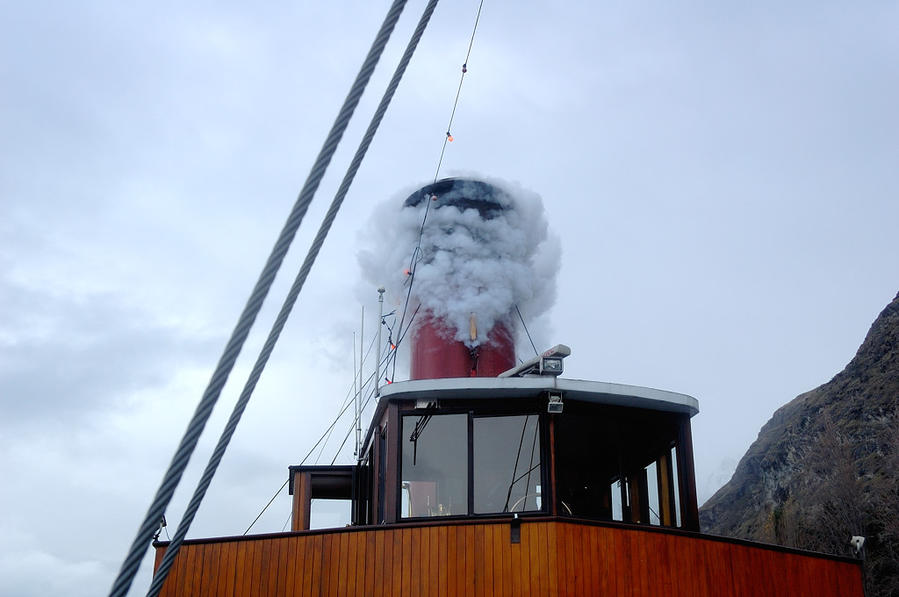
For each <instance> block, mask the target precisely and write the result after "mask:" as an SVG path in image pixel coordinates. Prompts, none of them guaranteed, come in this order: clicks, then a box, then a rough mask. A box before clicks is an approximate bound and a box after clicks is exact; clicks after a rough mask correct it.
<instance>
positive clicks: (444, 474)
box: [401, 414, 468, 518]
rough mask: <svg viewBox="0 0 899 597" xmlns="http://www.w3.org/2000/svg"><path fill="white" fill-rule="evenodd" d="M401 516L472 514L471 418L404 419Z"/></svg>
mask: <svg viewBox="0 0 899 597" xmlns="http://www.w3.org/2000/svg"><path fill="white" fill-rule="evenodd" d="M402 437H403V453H402V486H401V488H402V495H401V516H402V517H403V518H410V517H420V516H450V515H454V514H468V450H467V449H466V446H467V445H468V415H464V414H461V415H407V416H404V417H403V436H402Z"/></svg>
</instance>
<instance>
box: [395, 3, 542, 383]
mask: <svg viewBox="0 0 899 597" xmlns="http://www.w3.org/2000/svg"><path fill="white" fill-rule="evenodd" d="M483 8H484V0H481V1H480V3H479V4H478V12H477V14H476V15H475V19H474V26H473V27H472V29H471V37H470V38H469V40H468V51H466V53H465V61H464V62H462V74H461V75H460V76H459V85H458V87H457V88H456V97H455V99H453V108H452V110H451V111H450V118H449V122H448V123H447V125H446V136H445V137H444V138H443V145H442V146H441V148H440V157H439V158H438V159H437V168H436V170H435V171H434V181H433V182H437V179H438V178H439V176H440V168H441V166H442V165H443V158H444V155H445V154H446V144H447V143H448V142H450V141H452V140H453V135H452V130H453V122H454V120H455V118H456V108H457V107H458V105H459V97H460V95H461V93H462V83H463V82H465V75H466V74H467V73H468V61H469V59H470V58H471V50H472V48H473V47H474V38H475V34H476V33H477V32H478V24H479V23H480V22H481V10H482V9H483ZM436 198H437V197H436V196H432V197H431V199H436ZM430 209H431V201H426V202H425V213H424V216H423V217H422V219H421V227H420V228H419V230H418V242H417V243H416V246H415V249H414V250H413V251H412V258H411V259H410V262H409V268H408V270H407V271H408V272H409V288H408V289H407V290H406V298H405V301H404V304H403V312H402V316H401V317H400V325H399V330H400V331H402V330H403V322H404V321H405V319H406V310H407V309H408V307H409V298H410V297H411V295H412V286H413V284H414V282H415V270H416V267H417V265H418V262H419V261H420V260H421V257H422V256H421V239H422V235H423V234H424V230H425V223H426V222H427V221H428V214H429V212H430ZM419 306H420V305H419ZM417 311H418V309H417V308H416V312H417ZM413 317H414V315H413ZM408 325H409V327H411V326H412V320H411V319H410V320H409V324H408ZM403 335H405V333H403ZM399 346H400V342H397V343H396V345H395V346H394V348H393V369H392V371H391V373H390V378H391V379H396V351H397V349H398V348H399ZM535 350H536V349H535Z"/></svg>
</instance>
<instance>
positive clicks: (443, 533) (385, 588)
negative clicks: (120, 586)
mask: <svg viewBox="0 0 899 597" xmlns="http://www.w3.org/2000/svg"><path fill="white" fill-rule="evenodd" d="M516 527H517V528H516ZM165 546H166V544H165V543H159V544H157V552H156V565H157V566H158V565H159V562H160V561H161V560H162V555H163V553H164V552H165ZM161 594H162V595H167V596H170V595H197V596H202V595H222V596H251V595H279V596H312V595H315V596H321V597H324V596H349V595H359V596H376V597H387V596H401V595H402V596H407V595H420V596H426V595H433V596H440V597H442V596H447V597H453V596H456V595H476V596H480V595H484V596H487V595H499V596H501V595H509V596H513V595H514V596H518V595H534V596H538V595H539V596H546V595H559V596H565V595H597V596H598V595H630V596H633V597H637V596H640V597H642V596H646V597H650V596H651V597H656V596H658V595H672V596H684V597H687V596H689V597H704V596H708V597H721V596H724V595H735V596H759V597H761V596H765V597H776V596H781V595H782V596H784V597H786V596H790V597H793V596H795V595H815V596H817V597H828V596H837V595H839V596H841V597H863V596H864V594H863V588H862V569H861V564H860V562H859V561H857V560H852V559H849V558H840V557H835V556H826V555H823V554H816V553H811V552H802V551H798V550H791V549H786V548H781V547H777V546H769V545H764V544H758V543H750V542H746V541H740V540H735V539H725V538H722V537H714V536H707V535H701V534H698V533H691V532H685V531H679V530H674V529H664V528H659V527H649V526H636V525H627V524H618V523H607V522H597V521H587V520H581V519H571V518H557V517H528V518H521V519H519V520H518V521H517V522H516V521H512V520H510V519H509V518H503V519H489V520H486V519H476V520H472V519H470V518H468V519H460V520H439V521H428V522H423V523H409V524H396V525H382V526H364V527H347V528H342V529H327V530H319V531H300V532H291V533H280V534H269V535H255V536H245V537H226V538H218V539H203V540H192V541H185V542H184V544H183V545H182V547H181V551H180V553H179V554H178V557H177V559H176V560H175V564H174V566H173V568H172V571H171V573H170V575H169V577H168V579H167V581H166V583H165V587H164V589H163V591H162V593H161Z"/></svg>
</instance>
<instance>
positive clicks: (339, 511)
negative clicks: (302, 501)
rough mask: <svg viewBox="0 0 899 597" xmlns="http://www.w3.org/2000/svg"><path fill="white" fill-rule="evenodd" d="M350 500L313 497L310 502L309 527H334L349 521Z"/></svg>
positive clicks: (346, 523)
mask: <svg viewBox="0 0 899 597" xmlns="http://www.w3.org/2000/svg"><path fill="white" fill-rule="evenodd" d="M351 510H352V502H351V501H350V500H331V499H315V500H312V504H310V515H309V528H310V529H334V528H339V527H345V526H347V525H349V524H350V522H351V518H352V517H351V514H352V512H351Z"/></svg>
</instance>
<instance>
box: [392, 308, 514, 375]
mask: <svg viewBox="0 0 899 597" xmlns="http://www.w3.org/2000/svg"><path fill="white" fill-rule="evenodd" d="M411 350H412V366H411V370H410V372H409V379H438V378H444V377H496V376H497V375H499V374H500V373H502V372H503V371H506V370H508V369H511V368H512V367H514V366H515V342H514V339H513V338H512V333H511V332H510V331H509V328H508V326H507V325H506V324H505V323H502V322H499V323H497V324H496V325H494V326H493V329H492V330H490V333H489V334H487V342H485V343H484V344H481V345H480V346H477V347H476V348H474V349H469V348H468V347H467V346H465V343H463V342H460V341H458V340H456V339H454V338H453V334H452V332H451V331H450V330H449V329H448V328H447V327H446V326H445V325H444V324H443V322H441V321H439V320H437V319H434V317H433V316H431V315H430V314H428V315H425V317H424V320H423V321H421V322H420V323H419V324H418V326H417V328H416V329H415V330H414V331H413V335H412V341H411Z"/></svg>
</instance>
